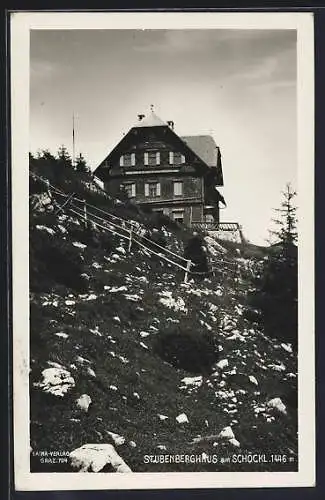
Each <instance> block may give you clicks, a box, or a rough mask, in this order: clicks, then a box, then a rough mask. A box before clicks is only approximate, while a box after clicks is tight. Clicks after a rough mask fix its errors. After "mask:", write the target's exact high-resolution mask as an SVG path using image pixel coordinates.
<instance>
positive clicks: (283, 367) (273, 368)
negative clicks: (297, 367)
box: [267, 363, 286, 372]
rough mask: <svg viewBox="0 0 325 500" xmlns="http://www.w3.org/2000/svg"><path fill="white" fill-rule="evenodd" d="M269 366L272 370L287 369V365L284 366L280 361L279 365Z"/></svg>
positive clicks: (281, 370) (280, 370)
mask: <svg viewBox="0 0 325 500" xmlns="http://www.w3.org/2000/svg"><path fill="white" fill-rule="evenodd" d="M267 367H268V368H270V369H271V370H274V371H275V372H284V371H285V370H286V367H285V366H284V364H283V363H280V364H279V365H274V364H272V365H267Z"/></svg>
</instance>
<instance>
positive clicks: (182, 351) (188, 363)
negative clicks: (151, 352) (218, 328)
mask: <svg viewBox="0 0 325 500" xmlns="http://www.w3.org/2000/svg"><path fill="white" fill-rule="evenodd" d="M154 349H155V352H156V354H158V356H160V357H161V359H163V360H164V361H167V362H168V363H170V364H171V365H173V366H174V367H175V368H181V369H183V370H186V371H188V372H191V373H195V374H203V375H209V374H210V373H211V372H212V367H213V365H214V363H215V362H216V361H217V360H218V352H217V350H216V347H215V345H214V342H213V339H212V338H207V337H205V336H203V335H202V334H200V333H196V332H194V331H193V330H190V329H183V330H181V329H172V330H166V331H165V332H163V333H160V334H159V335H158V336H157V338H156V342H155V346H154Z"/></svg>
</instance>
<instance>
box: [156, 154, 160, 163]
mask: <svg viewBox="0 0 325 500" xmlns="http://www.w3.org/2000/svg"><path fill="white" fill-rule="evenodd" d="M156 165H160V152H159V151H157V153H156Z"/></svg>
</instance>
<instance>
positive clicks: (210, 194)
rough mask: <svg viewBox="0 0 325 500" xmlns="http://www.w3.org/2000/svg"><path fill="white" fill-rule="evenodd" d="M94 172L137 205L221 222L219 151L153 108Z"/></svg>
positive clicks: (186, 219)
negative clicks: (180, 130) (176, 127)
mask: <svg viewBox="0 0 325 500" xmlns="http://www.w3.org/2000/svg"><path fill="white" fill-rule="evenodd" d="M94 175H95V176H96V177H97V178H98V179H100V180H101V181H102V182H103V183H104V187H105V190H107V191H108V192H109V193H110V194H112V195H114V194H117V193H118V192H119V191H120V189H121V187H123V188H124V189H125V190H126V191H127V193H128V196H129V197H130V198H131V199H132V200H134V202H135V203H138V204H140V205H141V206H143V207H144V206H149V207H151V208H152V210H154V211H157V212H161V213H163V214H165V215H168V216H169V217H171V218H172V219H174V220H175V221H177V222H180V223H185V224H187V225H192V222H194V221H196V222H210V223H211V222H214V223H218V222H219V210H220V206H219V204H220V203H223V204H224V205H225V200H224V198H223V196H222V195H221V193H220V192H219V191H218V187H220V186H223V175H222V164H221V153H220V149H219V147H218V146H217V145H216V143H215V142H214V140H213V138H212V137H211V136H208V135H201V136H200V135H199V136H189V137H179V136H178V135H177V134H176V132H175V131H174V123H173V122H172V121H168V122H164V121H162V120H161V119H160V118H159V117H158V116H157V115H156V114H155V113H154V111H153V109H151V112H150V113H149V115H148V116H147V117H146V116H145V115H138V121H137V122H136V123H135V125H134V126H133V127H132V128H131V129H130V130H129V132H128V133H127V134H125V135H124V137H123V138H122V139H121V141H120V142H119V143H118V144H117V145H116V146H115V147H114V149H113V150H112V151H111V152H110V153H109V155H108V156H107V157H106V158H105V159H104V160H103V161H102V162H101V163H100V165H99V166H98V167H97V169H96V170H95V172H94Z"/></svg>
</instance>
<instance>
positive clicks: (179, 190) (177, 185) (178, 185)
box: [174, 181, 183, 196]
mask: <svg viewBox="0 0 325 500" xmlns="http://www.w3.org/2000/svg"><path fill="white" fill-rule="evenodd" d="M182 194H183V183H182V182H180V181H177V182H174V195H175V196H181V195H182Z"/></svg>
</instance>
